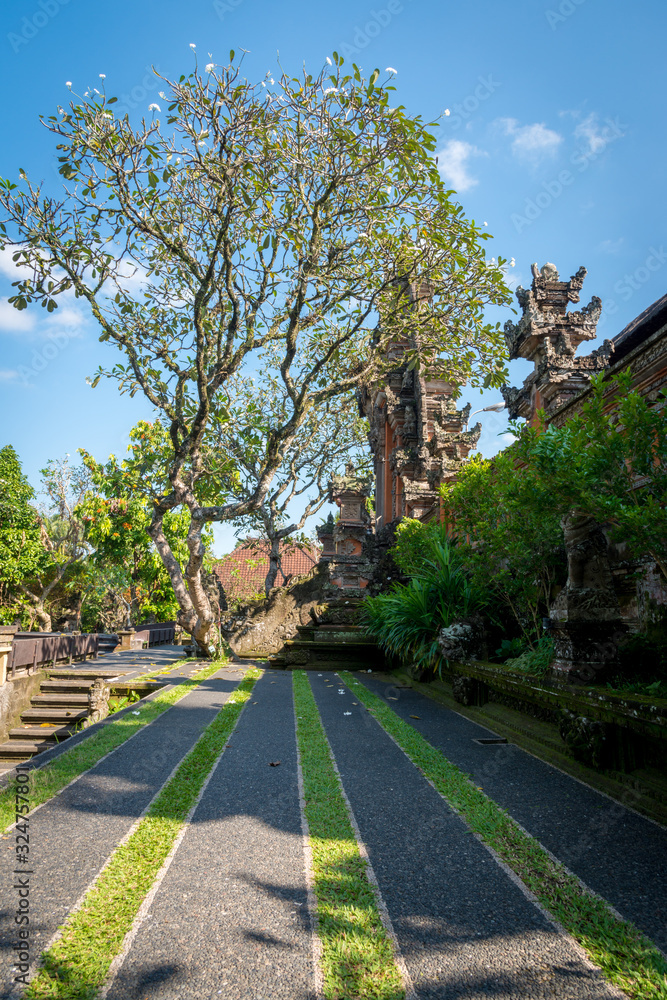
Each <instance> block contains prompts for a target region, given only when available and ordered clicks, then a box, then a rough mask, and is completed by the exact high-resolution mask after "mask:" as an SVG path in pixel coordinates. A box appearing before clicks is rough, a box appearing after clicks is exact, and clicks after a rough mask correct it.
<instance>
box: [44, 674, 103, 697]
mask: <svg viewBox="0 0 667 1000" xmlns="http://www.w3.org/2000/svg"><path fill="white" fill-rule="evenodd" d="M94 683H95V682H94V681H92V680H86V679H85V678H84V677H82V678H81V679H80V680H79V679H77V680H66V679H65V678H64V677H63V678H60V679H58V678H56V679H55V680H48V681H42V683H41V685H40V688H39V691H40V694H53V693H61V692H66V691H67V692H71V693H72V694H86V693H87V692H88V691H90V689H91V687H92V686H93V684H94Z"/></svg>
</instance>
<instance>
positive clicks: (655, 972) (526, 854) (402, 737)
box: [340, 672, 667, 1000]
mask: <svg viewBox="0 0 667 1000" xmlns="http://www.w3.org/2000/svg"><path fill="white" fill-rule="evenodd" d="M340 677H341V678H342V679H343V680H344V681H345V683H346V684H348V685H349V687H350V688H351V689H352V690H353V691H354V693H355V696H356V697H357V698H358V699H359V701H361V702H363V704H364V705H365V706H366V708H368V709H369V711H370V712H371V714H372V715H373V716H374V717H375V718H376V719H377V721H378V722H379V723H380V725H381V726H382V727H383V728H384V729H385V730H386V732H387V733H389V735H390V736H393V738H394V739H395V740H396V742H397V743H398V744H399V746H400V747H401V748H402V749H403V750H404V751H405V753H406V754H407V755H408V757H409V758H410V760H411V761H412V762H413V764H415V766H416V767H417V768H418V769H419V770H420V771H421V773H422V774H423V775H424V777H425V778H427V779H428V780H429V781H432V782H433V784H434V785H435V787H436V788H437V790H438V791H439V792H440V794H441V795H442V796H443V797H444V798H445V799H447V801H448V802H449V803H450V804H451V805H452V806H453V807H454V809H456V810H457V812H459V813H460V815H461V816H462V817H463V818H464V819H465V821H466V822H467V823H468V824H469V826H470V827H471V829H472V830H474V832H475V833H477V834H479V835H480V837H481V838H482V840H483V841H484V842H485V843H486V844H489V846H490V847H492V848H493V849H494V850H495V851H496V852H497V854H498V855H499V856H500V858H502V860H503V861H504V862H505V863H506V864H507V865H509V867H510V868H512V870H513V871H515V872H516V874H517V875H518V876H519V878H520V879H521V880H522V881H523V883H524V884H525V885H526V886H527V887H528V888H529V889H530V890H531V892H533V893H534V894H535V896H536V897H537V899H538V900H539V902H540V903H541V904H542V905H543V906H544V907H545V908H546V909H547V910H548V911H549V912H550V913H551V914H552V915H553V916H554V917H555V918H556V920H558V921H559V923H561V924H562V925H563V927H564V928H565V929H566V930H567V931H568V932H569V933H570V934H571V935H572V937H573V938H575V940H576V941H578V942H579V944H580V945H582V947H583V948H584V949H585V951H586V952H587V953H588V955H589V956H590V958H591V960H592V961H593V962H594V963H595V964H596V965H598V966H599V967H600V968H601V969H602V972H603V974H604V976H605V977H606V978H607V979H608V980H609V981H610V982H612V983H614V984H615V985H616V986H618V987H619V988H620V989H622V990H623V991H624V992H625V993H627V994H628V996H630V997H636V998H638V1000H649V998H650V1000H656V998H667V962H665V960H664V958H663V957H662V955H661V954H660V952H659V951H658V949H657V948H656V947H655V945H654V944H653V943H652V942H651V941H650V940H649V939H648V938H647V937H645V936H644V935H643V934H642V933H641V932H640V931H639V930H637V928H636V927H635V926H634V925H633V924H631V923H629V922H628V921H624V920H619V919H618V918H617V917H616V916H614V914H613V913H612V912H611V910H610V909H609V907H608V906H607V904H606V903H605V902H604V901H603V900H601V899H598V898H597V897H596V896H594V895H593V894H592V893H590V892H589V891H587V890H586V889H584V888H583V887H582V886H581V885H580V884H579V882H578V881H577V880H576V879H575V878H574V877H573V876H572V875H570V874H569V873H568V872H567V871H566V870H565V869H564V868H563V867H562V866H561V865H559V864H558V863H556V862H554V861H552V860H551V858H550V857H549V855H548V854H547V853H546V852H545V851H544V850H543V848H542V847H541V846H540V845H539V844H538V842H537V841H536V840H534V839H533V838H532V837H530V836H529V835H528V834H526V833H524V832H523V830H521V829H520V828H519V826H518V825H517V824H516V823H515V822H514V820H513V819H512V818H511V817H510V816H509V815H508V814H507V813H506V812H505V810H504V809H501V808H500V806H498V805H496V804H495V802H492V801H491V800H490V799H489V798H488V797H487V796H486V795H485V794H484V793H483V792H482V790H481V789H479V788H477V787H476V786H475V785H473V784H472V782H471V781H470V779H469V778H468V777H467V776H466V775H465V774H464V773H463V772H462V771H460V770H459V769H458V768H457V767H455V765H454V764H451V763H450V762H449V761H448V760H447V759H446V758H445V757H443V755H442V754H441V753H440V751H439V750H436V749H435V747H432V746H431V744H430V743H428V742H427V741H426V740H425V739H424V738H423V737H422V736H420V734H419V733H418V732H416V731H415V730H414V729H413V728H412V726H410V725H408V724H407V723H406V722H403V720H402V719H400V718H399V717H398V716H397V715H396V713H395V712H393V711H392V709H391V708H389V706H388V705H386V704H385V703H384V702H383V701H382V699H381V698H378V697H377V695H375V694H373V693H372V692H371V691H369V690H368V688H367V687H365V686H364V685H363V684H361V683H360V682H359V681H358V680H357V679H356V678H355V677H354V676H353V675H352V674H350V673H348V672H344V673H341V674H340ZM638 891H641V887H638Z"/></svg>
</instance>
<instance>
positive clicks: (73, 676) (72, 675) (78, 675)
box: [46, 667, 130, 681]
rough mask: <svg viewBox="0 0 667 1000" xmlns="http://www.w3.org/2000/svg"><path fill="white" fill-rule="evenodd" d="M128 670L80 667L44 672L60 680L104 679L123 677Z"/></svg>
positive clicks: (52, 678)
mask: <svg viewBox="0 0 667 1000" xmlns="http://www.w3.org/2000/svg"><path fill="white" fill-rule="evenodd" d="M129 672H130V671H129V670H112V669H104V668H103V667H98V668H97V669H95V668H82V669H81V670H61V669H56V670H47V671H46V673H47V675H48V677H49V679H50V680H56V679H62V680H67V679H69V680H80V679H83V680H91V681H94V680H96V679H97V678H98V677H102V678H103V679H104V680H116V679H117V678H119V677H124V676H125V674H129Z"/></svg>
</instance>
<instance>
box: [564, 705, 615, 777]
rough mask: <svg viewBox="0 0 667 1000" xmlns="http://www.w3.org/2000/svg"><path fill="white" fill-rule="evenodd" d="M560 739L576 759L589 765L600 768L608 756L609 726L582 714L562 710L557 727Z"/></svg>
mask: <svg viewBox="0 0 667 1000" xmlns="http://www.w3.org/2000/svg"><path fill="white" fill-rule="evenodd" d="M559 731H560V735H561V739H562V740H563V742H564V743H566V744H567V745H568V746H569V747H570V748H571V750H572V753H573V754H574V757H575V759H576V760H579V761H581V762H582V764H588V765H589V766H590V767H594V768H601V767H604V766H605V764H606V763H607V760H608V757H609V747H610V740H609V736H610V734H609V726H608V725H606V724H605V723H603V722H596V721H595V720H594V719H589V718H587V717H586V716H584V715H576V714H575V713H574V712H570V711H567V710H565V711H563V713H562V716H561V722H560V727H559Z"/></svg>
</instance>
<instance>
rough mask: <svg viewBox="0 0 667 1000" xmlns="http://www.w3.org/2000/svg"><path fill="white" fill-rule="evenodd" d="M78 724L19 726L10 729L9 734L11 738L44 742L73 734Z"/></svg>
mask: <svg viewBox="0 0 667 1000" xmlns="http://www.w3.org/2000/svg"><path fill="white" fill-rule="evenodd" d="M75 728H76V726H75V725H74V726H19V727H17V728H16V729H10V730H9V733H8V734H7V735H8V736H9V738H10V740H24V739H25V740H33V741H34V742H35V743H42V742H43V741H44V740H49V739H50V740H53V738H54V737H56V736H59V737H61V738H64V737H66V736H71V735H72V733H73V732H74V730H75Z"/></svg>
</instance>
